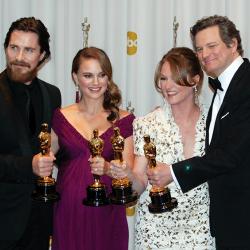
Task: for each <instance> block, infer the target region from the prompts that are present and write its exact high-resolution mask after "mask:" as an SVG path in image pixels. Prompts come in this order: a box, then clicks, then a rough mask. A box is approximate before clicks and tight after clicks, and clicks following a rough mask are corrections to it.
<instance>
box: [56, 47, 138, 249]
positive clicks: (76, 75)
mask: <svg viewBox="0 0 250 250" xmlns="http://www.w3.org/2000/svg"><path fill="white" fill-rule="evenodd" d="M72 78H73V80H74V82H75V84H76V86H77V87H79V91H80V93H81V98H80V100H79V102H78V103H75V104H72V105H70V106H68V107H66V108H63V109H60V110H59V109H58V110H56V112H55V113H54V117H53V122H52V127H53V130H52V150H53V152H54V153H56V152H57V151H58V150H59V149H60V152H61V155H62V159H61V160H60V162H61V163H60V164H59V167H58V177H57V190H58V192H59V193H60V195H61V199H60V200H59V201H58V202H57V203H56V204H55V211H54V229H53V243H52V249H53V250H100V249H101V250H112V249H113V250H116V249H119V250H127V249H128V225H127V220H126V213H125V207H124V206H119V205H106V206H100V207H91V206H85V205H83V204H82V200H83V198H86V196H87V194H86V189H87V187H88V186H89V185H91V184H92V183H93V181H94V180H93V174H95V175H99V176H100V181H101V182H102V183H104V184H105V185H106V187H107V189H108V193H110V192H111V181H112V177H114V176H112V173H111V171H110V161H111V160H112V159H113V150H112V145H111V142H110V138H111V136H112V135H113V127H119V128H120V132H121V135H122V136H123V137H124V138H125V148H124V151H123V159H124V161H126V164H127V165H129V166H133V160H134V155H133V139H132V122H133V120H134V115H132V114H130V113H128V112H127V111H125V110H121V109H119V105H120V102H121V94H120V91H119V89H118V87H117V85H116V84H115V83H114V82H113V80H112V66H111V63H110V60H109V58H108V56H107V55H106V53H105V52H104V51H102V50H100V49H98V48H94V47H90V48H84V49H82V50H80V51H79V52H78V53H77V54H76V56H75V58H74V60H73V64H72ZM94 129H98V131H99V137H100V138H101V139H102V140H103V141H104V149H103V152H102V156H101V157H98V156H97V157H91V152H90V150H89V141H90V140H91V138H92V136H93V130H94Z"/></svg>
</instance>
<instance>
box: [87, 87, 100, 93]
mask: <svg viewBox="0 0 250 250" xmlns="http://www.w3.org/2000/svg"><path fill="white" fill-rule="evenodd" d="M88 89H89V90H90V91H94V92H98V91H100V90H101V89H102V88H101V87H89V88H88Z"/></svg>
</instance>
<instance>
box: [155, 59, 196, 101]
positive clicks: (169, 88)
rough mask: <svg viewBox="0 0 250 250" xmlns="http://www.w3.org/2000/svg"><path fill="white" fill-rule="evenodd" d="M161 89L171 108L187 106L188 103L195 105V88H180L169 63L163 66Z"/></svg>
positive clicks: (160, 80) (160, 79) (160, 81)
mask: <svg viewBox="0 0 250 250" xmlns="http://www.w3.org/2000/svg"><path fill="white" fill-rule="evenodd" d="M196 77H197V76H196ZM159 87H160V88H161V91H162V94H163V97H164V98H165V99H166V101H167V102H168V103H169V104H170V105H171V106H172V105H183V104H184V105H185V104H186V103H187V102H192V103H194V90H193V88H192V87H187V86H180V85H179V84H177V83H176V82H175V81H174V80H173V77H172V72H171V68H170V64H169V62H168V61H166V62H165V63H164V64H163V65H162V68H161V71H160V78H159Z"/></svg>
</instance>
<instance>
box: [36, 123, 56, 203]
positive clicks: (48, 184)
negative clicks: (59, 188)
mask: <svg viewBox="0 0 250 250" xmlns="http://www.w3.org/2000/svg"><path fill="white" fill-rule="evenodd" d="M38 139H39V142H40V149H41V154H42V155H44V156H46V155H49V152H50V146H51V135H50V133H49V131H48V124H47V123H43V124H42V125H41V132H40V134H39V135H38ZM55 185H56V183H55V179H54V178H52V177H51V176H46V177H39V178H38V179H37V182H36V189H35V191H34V192H33V194H32V198H33V199H34V200H36V201H42V202H54V201H57V200H59V199H60V195H59V194H58V193H57V192H56V188H55Z"/></svg>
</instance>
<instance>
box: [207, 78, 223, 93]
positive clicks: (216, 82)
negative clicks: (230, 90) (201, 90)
mask: <svg viewBox="0 0 250 250" xmlns="http://www.w3.org/2000/svg"><path fill="white" fill-rule="evenodd" d="M208 83H209V84H210V85H211V87H212V88H213V89H214V90H215V91H216V90H217V89H219V90H221V91H223V88H222V87H221V83H220V81H219V80H218V78H211V77H208Z"/></svg>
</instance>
